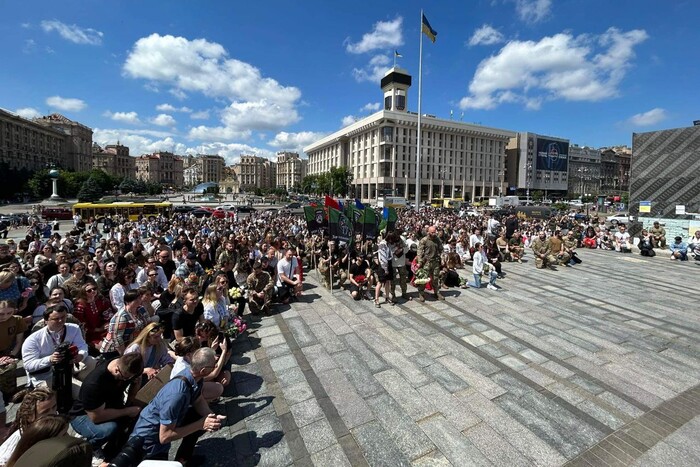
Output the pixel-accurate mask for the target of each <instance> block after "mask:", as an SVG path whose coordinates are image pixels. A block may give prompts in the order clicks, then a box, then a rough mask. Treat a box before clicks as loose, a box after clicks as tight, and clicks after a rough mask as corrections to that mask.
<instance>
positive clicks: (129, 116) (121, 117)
mask: <svg viewBox="0 0 700 467" xmlns="http://www.w3.org/2000/svg"><path fill="white" fill-rule="evenodd" d="M104 116H105V117H109V118H111V119H112V120H114V121H115V122H123V123H129V124H131V125H138V124H139V123H141V120H139V114H138V113H136V112H114V113H112V112H110V111H109V110H108V111H106V112H105V113H104Z"/></svg>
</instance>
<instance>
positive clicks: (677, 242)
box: [668, 237, 688, 261]
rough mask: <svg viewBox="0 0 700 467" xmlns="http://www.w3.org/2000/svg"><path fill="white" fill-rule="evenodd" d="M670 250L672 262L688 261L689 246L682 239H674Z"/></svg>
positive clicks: (669, 247)
mask: <svg viewBox="0 0 700 467" xmlns="http://www.w3.org/2000/svg"><path fill="white" fill-rule="evenodd" d="M668 249H669V250H671V259H672V260H673V259H677V260H680V261H688V244H687V243H685V242H684V241H683V238H682V237H676V238H674V239H673V243H671V244H670V245H669V246H668Z"/></svg>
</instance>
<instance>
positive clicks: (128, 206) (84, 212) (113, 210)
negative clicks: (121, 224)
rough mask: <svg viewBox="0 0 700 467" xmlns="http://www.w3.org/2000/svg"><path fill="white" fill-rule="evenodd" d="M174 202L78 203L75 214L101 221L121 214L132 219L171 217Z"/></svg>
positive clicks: (74, 207)
mask: <svg viewBox="0 0 700 467" xmlns="http://www.w3.org/2000/svg"><path fill="white" fill-rule="evenodd" d="M172 212H173V203H135V202H133V201H117V202H114V203H76V204H74V205H73V215H75V214H80V217H82V218H83V219H89V218H91V217H94V218H95V219H97V220H98V221H101V220H102V219H104V218H105V217H107V216H116V215H121V216H122V217H124V218H128V219H129V220H131V221H136V220H138V219H139V217H143V218H145V219H148V220H151V219H154V218H155V217H157V216H159V215H163V216H165V217H170V215H171V214H172Z"/></svg>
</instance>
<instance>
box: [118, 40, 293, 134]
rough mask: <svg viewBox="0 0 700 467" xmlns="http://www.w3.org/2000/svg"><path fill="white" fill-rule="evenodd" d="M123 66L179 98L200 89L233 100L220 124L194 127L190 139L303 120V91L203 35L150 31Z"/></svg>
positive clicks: (240, 132) (136, 45) (137, 42)
mask: <svg viewBox="0 0 700 467" xmlns="http://www.w3.org/2000/svg"><path fill="white" fill-rule="evenodd" d="M123 69H124V74H125V75H126V76H129V77H131V78H138V79H146V80H149V82H150V83H151V84H154V83H156V84H157V85H165V86H170V93H171V94H173V95H174V96H176V97H178V98H186V96H187V93H192V92H197V93H202V94H204V95H205V96H208V97H211V98H216V99H228V100H230V101H231V102H232V103H231V105H230V106H229V107H228V108H227V109H226V110H225V111H224V112H222V114H221V116H222V120H221V123H222V125H221V126H217V127H203V126H202V127H197V128H193V129H192V130H191V131H190V136H191V137H192V138H196V139H206V138H207V136H208V135H209V136H212V137H213V136H216V139H221V138H225V139H227V140H230V139H233V138H239V137H241V136H246V135H249V134H250V132H251V130H260V131H264V130H279V129H281V128H283V127H284V126H286V125H288V124H290V123H294V122H296V121H298V120H299V115H298V113H297V110H296V106H297V103H298V100H299V98H300V97H301V92H300V91H299V89H297V88H296V87H293V86H283V85H281V84H280V83H279V82H277V81H276V80H274V79H272V78H266V77H263V76H262V74H261V72H260V70H258V69H257V68H256V67H254V66H252V65H250V64H248V63H246V62H243V61H240V60H236V59H235V58H230V57H229V56H228V52H227V51H226V50H225V49H224V47H223V46H222V45H220V44H218V43H215V42H209V41H207V40H205V39H194V40H188V39H186V38H184V37H175V36H170V35H166V36H161V35H159V34H151V35H150V36H148V37H143V38H141V39H139V40H138V41H136V43H135V44H134V47H133V48H132V50H131V51H130V52H129V55H128V57H127V59H126V62H125V63H124V68H123ZM198 117H199V118H203V117H204V114H202V113H200V114H199V115H198Z"/></svg>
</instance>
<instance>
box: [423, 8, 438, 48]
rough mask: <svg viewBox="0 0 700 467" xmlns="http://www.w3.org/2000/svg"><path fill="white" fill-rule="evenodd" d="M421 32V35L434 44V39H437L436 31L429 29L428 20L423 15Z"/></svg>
mask: <svg viewBox="0 0 700 467" xmlns="http://www.w3.org/2000/svg"><path fill="white" fill-rule="evenodd" d="M421 30H422V31H423V34H425V35H426V36H428V39H430V40H431V41H432V42H433V43H434V42H435V39H436V38H437V31H435V29H433V28H432V27H430V23H429V22H428V18H426V17H425V15H423V22H422V24H421Z"/></svg>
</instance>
